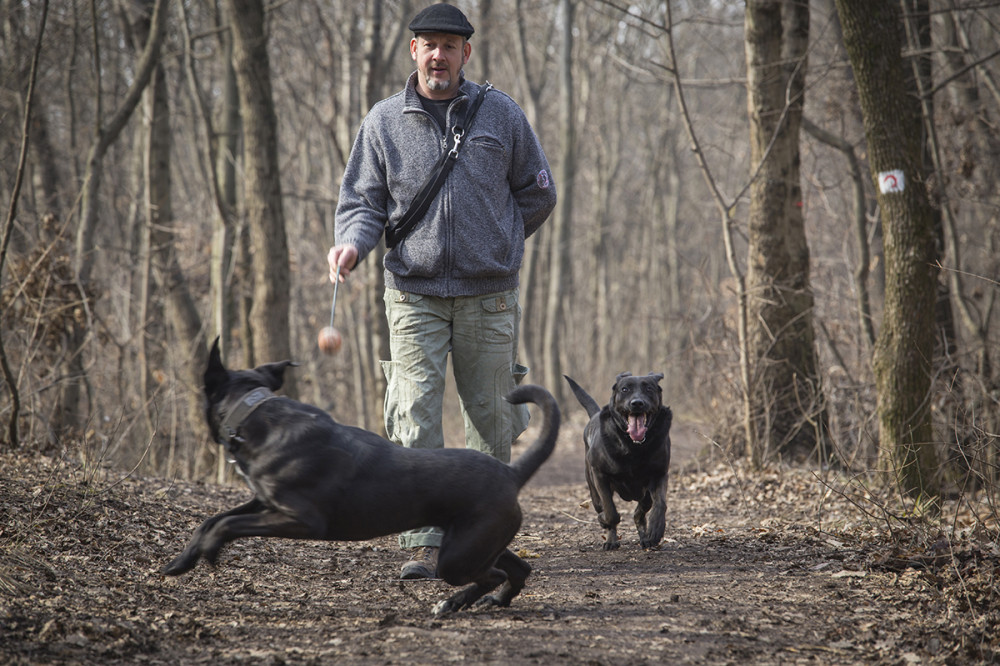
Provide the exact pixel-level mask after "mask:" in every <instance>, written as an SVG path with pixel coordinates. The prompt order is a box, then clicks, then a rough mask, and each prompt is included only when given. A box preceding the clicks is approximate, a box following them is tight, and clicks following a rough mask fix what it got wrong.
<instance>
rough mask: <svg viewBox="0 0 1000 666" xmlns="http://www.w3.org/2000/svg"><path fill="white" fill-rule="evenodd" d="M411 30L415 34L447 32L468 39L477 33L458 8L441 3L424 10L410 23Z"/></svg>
mask: <svg viewBox="0 0 1000 666" xmlns="http://www.w3.org/2000/svg"><path fill="white" fill-rule="evenodd" d="M409 27H410V30H411V31H412V32H413V34H419V33H421V32H447V33H449V34H452V35H461V36H462V37H465V38H466V39H468V38H469V37H472V33H474V32H475V31H476V29H475V28H473V27H472V24H471V23H469V19H467V18H465V14H463V13H462V10H460V9H459V8H458V7H455V6H454V5H449V4H448V3H446V2H439V3H438V4H436V5H431V6H430V7H428V8H426V9H424V10H422V11H421V12H420V13H419V14H417V15H416V16H414V17H413V20H412V21H410V26H409Z"/></svg>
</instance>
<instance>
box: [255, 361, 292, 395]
mask: <svg viewBox="0 0 1000 666" xmlns="http://www.w3.org/2000/svg"><path fill="white" fill-rule="evenodd" d="M298 365H299V364H298V363H296V362H294V361H281V362H279V363H265V364H264V365H258V366H257V367H256V368H254V369H253V370H254V372H256V373H258V374H260V375H261V377H263V379H264V383H265V384H266V385H267V387H268V388H269V389H271V390H272V391H277V390H278V389H280V388H281V385H282V384H284V383H285V369H286V368H288V367H289V366H291V367H293V368H297V367H298Z"/></svg>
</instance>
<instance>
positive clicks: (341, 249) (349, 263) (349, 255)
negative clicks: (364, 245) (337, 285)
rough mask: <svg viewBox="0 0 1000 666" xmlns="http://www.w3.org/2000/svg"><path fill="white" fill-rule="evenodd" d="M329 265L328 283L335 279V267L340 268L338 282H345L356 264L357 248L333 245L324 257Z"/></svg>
mask: <svg viewBox="0 0 1000 666" xmlns="http://www.w3.org/2000/svg"><path fill="white" fill-rule="evenodd" d="M326 260H327V261H328V262H329V263H330V282H334V281H336V279H337V266H340V281H341V282H346V281H347V276H348V275H350V274H351V269H352V268H354V266H355V265H356V264H357V263H358V248H356V247H355V246H353V245H334V246H333V247H331V248H330V252H329V253H328V254H327V255H326Z"/></svg>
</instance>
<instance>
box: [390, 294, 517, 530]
mask: <svg viewBox="0 0 1000 666" xmlns="http://www.w3.org/2000/svg"><path fill="white" fill-rule="evenodd" d="M385 312H386V316H387V318H388V320H389V348H390V352H391V354H392V360H390V361H382V369H383V371H384V372H385V376H386V380H387V382H388V386H387V388H386V394H385V429H386V432H387V433H388V436H389V439H390V440H392V441H393V442H396V443H397V444H401V445H403V446H409V447H414V448H424V449H437V448H443V447H444V433H443V430H442V425H441V412H442V407H443V402H444V387H445V373H446V370H447V366H448V354H449V353H451V362H452V368H453V372H454V375H455V385H456V388H457V389H458V396H459V399H460V402H461V408H462V416H463V418H464V420H465V446H466V448H470V449H475V450H477V451H482V452H483V453H487V454H489V455H491V456H493V457H494V458H497V459H498V460H502V461H503V462H505V463H509V462H510V449H511V444H512V443H513V442H514V440H515V439H517V437H518V436H519V435H520V434H521V433H522V432H524V429H525V428H526V427H527V425H528V408H527V406H526V405H512V404H510V403H508V402H507V401H506V400H504V396H505V395H507V393H509V392H510V391H511V390H512V389H513V388H514V387H515V386H516V385H517V384H519V383H520V381H521V379H523V377H524V375H525V373H526V372H527V371H528V369H527V368H525V367H524V366H521V365H518V364H517V363H516V358H517V345H518V327H519V325H520V320H521V306H520V304H519V303H518V290H517V289H513V290H511V291H505V292H500V293H496V294H488V295H485V296H462V297H456V298H440V297H437V296H422V295H420V294H412V293H409V292H403V291H397V290H395V289H386V292H385ZM442 534H443V532H442V531H441V530H440V529H438V528H436V527H431V526H428V527H426V528H423V529H420V530H414V531H412V532H405V533H403V534H401V535H400V537H399V545H400V547H402V548H417V547H420V546H440V545H441V537H442Z"/></svg>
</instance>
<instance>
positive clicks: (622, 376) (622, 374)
mask: <svg viewBox="0 0 1000 666" xmlns="http://www.w3.org/2000/svg"><path fill="white" fill-rule="evenodd" d="M631 376H632V373H631V372H620V373H618V376H617V377H615V383H614V384H612V385H611V390H612V391H617V390H618V382H620V381H621V380H623V379H625V378H626V377H631Z"/></svg>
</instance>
